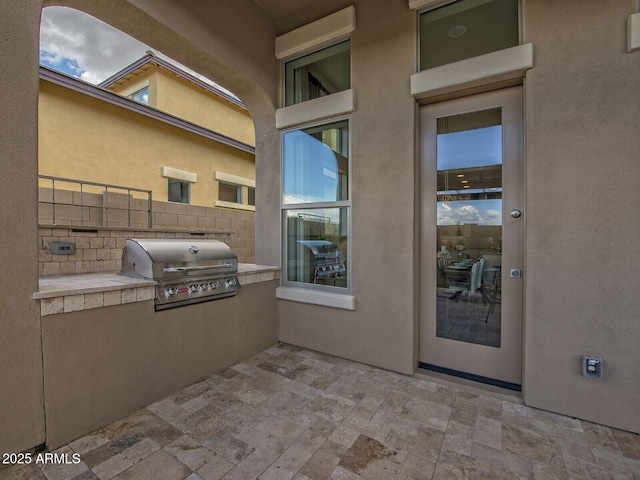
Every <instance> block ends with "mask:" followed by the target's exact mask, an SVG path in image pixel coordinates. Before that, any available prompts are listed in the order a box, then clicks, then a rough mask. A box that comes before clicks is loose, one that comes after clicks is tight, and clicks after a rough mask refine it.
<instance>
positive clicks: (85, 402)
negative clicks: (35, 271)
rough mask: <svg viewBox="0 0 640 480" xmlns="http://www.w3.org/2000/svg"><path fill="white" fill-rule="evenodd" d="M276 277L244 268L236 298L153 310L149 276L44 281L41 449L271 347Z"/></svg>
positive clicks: (268, 270)
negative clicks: (44, 442)
mask: <svg viewBox="0 0 640 480" xmlns="http://www.w3.org/2000/svg"><path fill="white" fill-rule="evenodd" d="M279 277H280V269H279V268H276V267H270V266H262V265H252V264H242V263H241V264H238V271H237V281H238V283H239V284H240V288H239V290H238V291H237V292H235V294H234V295H233V296H226V297H225V296H223V297H222V298H218V299H212V300H210V301H203V302H201V303H194V304H189V305H181V306H176V307H173V308H166V309H163V310H158V309H156V308H155V303H156V301H155V298H154V296H155V292H156V287H157V285H159V284H158V282H156V281H154V280H147V279H144V278H142V279H140V278H132V277H129V276H125V275H121V274H119V273H116V272H113V273H107V272H104V273H86V274H71V275H57V276H43V277H41V279H40V289H39V291H38V292H36V293H34V298H35V299H37V300H40V305H41V312H42V313H41V325H42V329H41V331H42V362H43V375H44V397H45V401H44V404H45V408H46V430H47V447H49V448H51V449H55V448H57V447H59V446H61V445H63V444H65V443H68V442H71V441H73V440H75V439H77V438H79V437H81V436H83V435H86V434H88V433H90V432H92V431H94V430H96V429H98V428H101V427H103V426H104V425H107V424H109V423H112V422H114V421H116V420H118V419H120V418H122V417H124V416H126V415H129V414H131V413H132V412H135V411H137V410H138V409H140V408H143V407H144V406H146V405H150V404H152V403H154V402H157V401H158V400H160V399H162V398H165V397H167V396H169V395H171V394H172V393H174V392H176V391H178V390H180V389H182V388H185V387H187V386H189V385H193V384H195V383H197V382H200V381H202V380H205V379H206V378H209V377H210V376H211V375H213V374H215V373H218V372H220V371H222V370H224V369H226V368H228V367H229V366H231V365H233V364H234V363H237V362H240V361H242V360H243V359H245V358H248V357H250V356H252V355H255V354H256V353H258V352H260V351H262V350H264V349H266V348H269V347H271V346H273V345H275V343H276V342H277V341H278V315H277V299H276V294H275V291H276V288H277V287H278V285H279V283H280V282H279ZM221 282H222V280H221ZM198 285H202V284H201V283H199V284H198ZM206 285H207V286H208V285H209V284H206ZM234 285H235V282H234ZM214 287H217V286H216V285H215V281H214ZM214 287H212V289H213V288H214ZM184 414H185V415H187V414H189V412H188V411H186V410H185V411H184ZM185 421H186V419H185Z"/></svg>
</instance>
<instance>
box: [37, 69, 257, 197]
mask: <svg viewBox="0 0 640 480" xmlns="http://www.w3.org/2000/svg"><path fill="white" fill-rule="evenodd" d="M38 124H39V129H40V130H39V173H40V174H42V175H52V176H57V177H64V178H72V179H82V180H86V181H94V182H101V183H108V184H113V185H121V186H129V187H135V188H142V189H146V190H152V191H153V198H154V200H159V201H164V202H166V201H167V192H168V187H167V178H166V177H163V176H162V167H163V166H166V167H170V168H175V169H178V170H183V171H187V172H192V173H195V174H197V181H196V182H194V183H192V184H191V202H190V203H191V204H192V205H201V206H213V205H214V203H215V201H216V200H217V199H218V181H217V180H215V178H214V173H215V171H223V172H225V173H229V174H232V175H237V176H240V177H244V178H249V179H255V163H254V156H253V155H252V154H250V153H247V152H244V151H242V150H239V149H236V148H232V147H229V146H227V145H224V144H221V143H219V142H216V141H214V140H210V139H207V138H204V137H201V136H199V135H196V134H194V133H190V132H187V131H184V130H181V129H179V128H175V127H171V126H168V125H165V124H163V123H162V122H160V121H158V120H154V119H150V118H146V117H144V116H142V115H139V114H136V113H134V112H130V111H125V110H124V109H121V108H118V107H116V106H114V105H110V104H106V103H105V102H102V101H100V100H97V99H94V98H91V97H88V96H86V95H82V94H80V93H78V92H74V91H72V90H69V89H66V88H64V87H60V86H57V85H54V84H52V83H49V82H46V81H40V100H39V114H38ZM45 186H50V185H45Z"/></svg>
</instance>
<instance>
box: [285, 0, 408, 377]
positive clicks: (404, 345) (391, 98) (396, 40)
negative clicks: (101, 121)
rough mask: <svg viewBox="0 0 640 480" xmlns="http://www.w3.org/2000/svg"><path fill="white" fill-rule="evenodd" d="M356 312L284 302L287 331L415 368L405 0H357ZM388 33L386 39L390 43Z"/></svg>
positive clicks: (324, 347)
mask: <svg viewBox="0 0 640 480" xmlns="http://www.w3.org/2000/svg"><path fill="white" fill-rule="evenodd" d="M350 3H353V4H354V5H355V8H356V29H355V31H354V32H353V33H352V34H351V46H352V47H351V55H352V56H351V72H352V73H351V78H352V82H351V84H352V88H353V90H354V92H355V104H356V111H355V112H354V113H353V115H352V117H351V118H352V121H351V125H350V128H351V146H352V151H351V170H350V172H352V173H351V175H352V176H351V181H352V188H351V201H352V210H351V215H352V229H351V245H352V247H351V251H350V254H349V262H350V264H351V265H352V292H351V294H352V295H353V296H355V298H356V308H355V310H354V311H345V310H339V309H335V308H331V307H319V306H312V305H308V304H304V303H296V302H291V301H286V300H281V302H280V338H281V339H282V340H283V341H285V342H291V343H294V344H298V345H303V346H306V347H309V348H313V349H318V350H321V351H326V352H329V353H332V354H335V355H339V356H344V357H348V358H351V359H353V360H357V361H360V362H364V363H368V364H372V365H377V366H381V367H384V368H389V369H391V370H396V371H399V372H404V373H407V374H411V373H413V372H414V369H415V363H414V346H413V338H414V327H415V326H414V317H415V313H416V310H415V307H414V292H413V274H414V266H415V265H417V260H416V257H415V255H414V252H413V246H414V238H413V235H414V228H415V227H414V165H415V157H414V135H415V133H414V132H415V127H414V108H415V101H414V100H413V98H412V97H411V96H410V94H409V88H408V87H409V83H408V82H409V76H410V75H411V74H412V73H413V67H414V44H415V36H414V24H415V17H414V14H413V12H412V11H411V10H409V8H408V7H407V4H406V2H404V1H402V0H394V1H391V2H389V1H386V2H381V1H380V2H370V1H361V2H350ZM383 39H384V40H383Z"/></svg>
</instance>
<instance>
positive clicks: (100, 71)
mask: <svg viewBox="0 0 640 480" xmlns="http://www.w3.org/2000/svg"><path fill="white" fill-rule="evenodd" d="M147 50H152V49H151V48H149V47H148V46H147V45H145V44H143V43H141V42H139V41H137V40H136V39H135V38H132V37H130V36H129V35H127V34H125V33H123V32H121V31H120V30H116V29H115V28H113V27H111V26H110V25H108V24H106V23H104V22H102V21H100V20H98V19H97V18H95V17H92V16H90V15H87V14H85V13H83V12H80V11H78V10H74V9H72V8H66V7H47V8H45V9H44V10H43V11H42V21H41V23H40V64H41V65H44V66H45V67H49V68H51V69H53V70H56V71H58V72H62V73H66V74H67V75H71V76H73V77H76V78H79V79H81V80H84V81H85V82H89V83H92V84H94V85H95V84H98V83H100V82H102V81H103V80H105V79H107V78H109V77H110V76H111V75H113V74H114V73H116V72H119V71H120V70H122V69H123V68H124V67H126V66H127V65H130V64H131V63H133V62H135V61H136V60H138V59H139V58H142V57H143V56H144V55H145V53H146V52H147ZM154 53H155V54H156V55H157V56H158V57H160V58H162V59H164V60H167V61H169V62H171V63H173V64H174V65H177V66H178V67H180V68H181V69H183V70H184V71H186V72H188V73H190V74H191V75H194V76H195V77H197V78H199V79H200V80H202V81H205V82H207V83H209V84H211V85H214V86H216V87H217V88H219V89H221V90H222V91H224V92H226V93H231V92H229V91H228V90H225V89H224V88H222V87H220V86H219V85H217V84H215V83H214V82H212V81H211V80H209V79H207V78H206V77H203V76H202V75H200V74H198V73H197V72H194V71H193V70H190V69H188V68H186V67H185V66H183V65H180V64H179V63H177V62H175V61H174V60H172V59H170V58H168V57H166V56H165V55H163V54H162V53H161V52H158V51H155V50H154ZM232 95H233V94H232Z"/></svg>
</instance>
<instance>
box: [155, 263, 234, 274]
mask: <svg viewBox="0 0 640 480" xmlns="http://www.w3.org/2000/svg"><path fill="white" fill-rule="evenodd" d="M210 268H233V265H232V264H230V263H221V264H219V265H198V266H195V267H164V268H163V269H162V272H163V273H173V272H192V271H196V270H208V269H210Z"/></svg>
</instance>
